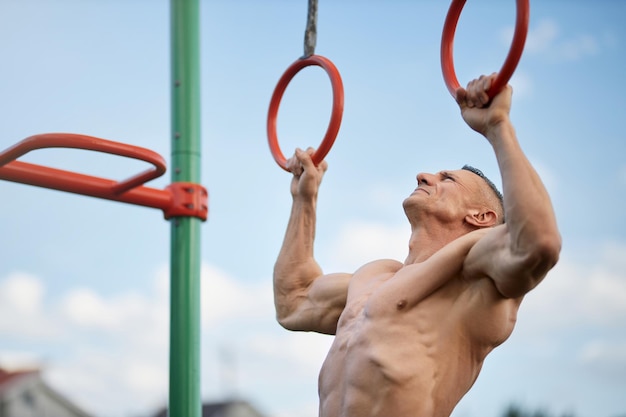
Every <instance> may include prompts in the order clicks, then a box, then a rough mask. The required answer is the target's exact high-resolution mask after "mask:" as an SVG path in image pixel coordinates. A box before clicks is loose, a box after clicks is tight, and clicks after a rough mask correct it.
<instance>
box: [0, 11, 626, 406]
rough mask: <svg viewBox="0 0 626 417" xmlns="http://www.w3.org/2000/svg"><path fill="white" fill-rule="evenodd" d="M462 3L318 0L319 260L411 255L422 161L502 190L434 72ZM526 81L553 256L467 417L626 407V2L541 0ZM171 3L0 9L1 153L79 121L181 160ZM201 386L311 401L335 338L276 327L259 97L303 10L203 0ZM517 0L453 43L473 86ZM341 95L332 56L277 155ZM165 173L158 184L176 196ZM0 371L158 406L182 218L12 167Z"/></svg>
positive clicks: (520, 119) (279, 213) (46, 157)
mask: <svg viewBox="0 0 626 417" xmlns="http://www.w3.org/2000/svg"><path fill="white" fill-rule="evenodd" d="M448 4H449V3H448V2H444V1H437V2H434V1H425V0H422V1H408V0H405V1H401V0H394V1H382V0H379V1H374V0H371V1H354V0H352V1H351V0H335V1H332V2H331V1H324V0H322V1H320V5H319V15H318V39H317V49H316V52H317V53H318V54H320V55H324V56H326V57H328V58H329V59H331V60H332V61H333V62H334V63H335V65H336V66H337V67H338V69H339V71H340V72H341V74H342V77H343V82H344V88H345V111H344V115H343V123H342V126H341V131H340V133H339V137H338V138H337V141H336V143H335V145H334V147H333V149H332V150H331V152H330V154H329V156H328V157H327V160H328V162H329V166H330V167H329V170H328V172H327V174H326V177H325V180H324V183H323V185H322V187H323V188H322V190H321V194H320V202H319V220H318V233H317V241H316V257H317V259H318V261H319V262H320V264H321V265H322V267H323V268H324V270H325V271H327V272H335V271H348V272H349V271H353V270H354V269H356V268H357V267H358V266H360V265H361V264H363V263H364V262H367V261H369V260H372V259H376V258H383V257H392V258H396V259H404V257H405V256H406V251H407V239H408V234H409V226H408V223H407V222H406V219H405V217H404V214H403V212H402V207H401V202H402V200H403V199H404V197H405V196H406V195H408V194H409V193H410V192H411V191H412V190H413V189H414V187H415V175H416V174H417V173H418V172H421V171H426V172H433V171H439V170H441V169H448V168H456V167H460V166H461V165H463V164H465V163H470V164H472V165H475V166H477V167H479V168H481V169H483V171H485V173H486V174H487V175H489V176H490V177H492V178H493V179H494V180H495V182H496V183H498V184H499V183H500V181H499V178H498V171H497V166H496V162H495V158H494V156H493V152H492V151H491V149H490V147H489V146H488V144H487V142H486V141H485V140H484V139H482V138H481V137H479V136H478V135H476V134H475V133H473V132H471V131H470V130H469V128H467V127H466V126H465V124H464V123H463V121H462V120H461V118H460V116H459V112H458V109H457V107H456V105H455V103H454V101H453V100H452V99H451V97H450V96H449V94H448V92H447V90H446V88H445V85H444V83H443V81H442V77H441V71H440V67H439V55H438V54H439V39H440V34H441V29H442V25H443V20H444V17H445V14H446V11H447V7H448ZM531 7H532V10H531V23H530V32H529V37H528V41H527V45H526V48H525V51H524V55H523V57H522V60H521V62H520V65H519V67H518V69H517V71H516V73H515V75H514V77H513V79H512V80H511V84H512V85H513V87H514V91H515V93H514V98H513V100H514V102H513V109H512V119H513V122H514V124H515V126H516V130H517V134H518V136H519V140H520V142H521V144H522V147H523V148H524V150H525V151H526V153H527V154H528V156H529V158H530V159H531V161H532V162H533V164H534V165H535V167H536V168H537V170H538V171H539V172H540V174H541V175H542V177H543V179H544V181H545V183H546V186H547V187H548V189H549V191H550V193H551V196H552V198H553V203H554V206H555V210H556V212H557V217H558V221H559V225H560V229H561V232H562V235H563V239H564V246H563V252H562V256H561V261H560V262H559V264H558V265H557V267H556V268H555V269H554V270H553V272H551V273H550V274H549V276H548V277H547V278H546V280H545V281H544V282H543V283H542V284H541V285H540V286H539V287H538V288H537V289H536V290H534V291H533V292H531V293H530V294H529V295H528V296H527V297H526V300H525V302H524V303H523V304H522V307H521V310H520V314H519V321H518V325H517V328H516V330H515V331H514V333H513V335H512V336H511V338H510V339H509V340H508V341H507V342H506V343H505V344H504V345H502V346H500V347H499V348H498V349H496V351H494V353H493V354H492V355H491V356H490V357H488V358H487V360H486V362H485V365H484V368H483V371H482V373H481V375H480V377H479V378H478V381H477V382H476V384H475V386H474V387H473V388H472V390H471V391H470V392H469V393H468V394H467V395H466V396H465V398H463V400H462V401H461V403H460V404H459V405H458V407H457V408H456V410H455V412H454V414H453V416H454V417H477V416H481V417H498V415H499V412H500V411H501V410H502V409H503V408H504V407H505V406H506V405H507V404H509V403H511V402H517V403H519V404H523V405H525V406H528V407H529V408H543V409H547V410H549V411H552V412H554V413H562V412H567V411H572V412H574V413H576V415H577V416H579V417H618V416H621V415H624V413H626V398H625V397H624V395H623V393H624V392H626V272H624V271H626V263H625V262H626V261H625V259H626V216H624V214H623V213H624V212H626V162H624V156H625V155H626V138H625V137H624V136H625V135H624V133H623V118H624V115H626V112H625V111H624V110H625V108H626V105H625V104H624V96H625V93H626V88H625V87H624V83H623V74H624V73H626V29H624V24H623V18H624V16H626V3H624V2H620V1H609V0H604V1H595V2H585V1H581V0H578V1H565V0H548V1H543V2H539V1H531ZM168 13H169V6H168V2H165V1H148V0H128V1H122V0H110V1H106V2H105V1H96V0H83V1H79V0H56V1H43V0H20V1H17V0H5V1H3V2H1V3H0V38H1V39H2V40H3V41H2V42H0V56H1V57H2V63H3V64H2V65H0V91H1V92H2V96H1V98H0V114H1V115H2V121H3V122H2V123H1V124H0V148H1V149H4V148H7V147H9V146H11V145H12V144H14V143H16V142H18V141H19V140H21V139H23V138H26V137H28V136H30V135H33V134H37V133H47V132H72V133H82V134H87V135H91V136H96V137H101V138H106V139H110V140H116V141H120V142H126V143H130V144H134V145H138V146H143V147H147V148H150V149H152V150H154V151H156V152H158V153H160V154H161V155H163V156H164V157H165V158H166V160H167V161H168V162H169V160H170V154H169V152H170V143H169V136H170V134H169V131H170V127H169V126H170V122H169V115H170V103H169V20H168ZM201 14H202V15H201V26H202V34H201V37H202V38H201V44H202V45H201V47H202V87H201V97H202V139H203V144H202V152H203V167H202V182H203V185H204V186H205V187H206V188H207V189H208V190H209V194H210V212H209V220H208V221H207V222H206V223H205V224H203V226H202V262H203V267H202V299H203V313H202V318H203V322H202V378H203V381H202V393H203V397H204V398H206V399H207V400H211V399H219V398H223V397H233V396H235V397H242V398H245V399H247V400H250V401H251V402H252V403H253V404H254V405H256V406H257V407H258V408H259V409H261V410H262V411H264V412H265V413H266V414H267V415H268V416H270V417H287V416H289V417H314V416H316V415H317V394H316V381H317V372H318V370H319V367H320V365H321V362H322V360H323V358H324V356H325V353H326V350H327V348H328V346H329V345H330V342H331V338H329V337H327V336H321V335H314V334H306V333H290V332H287V331H285V330H283V329H281V328H280V327H279V326H278V325H277V324H276V323H275V321H274V318H273V317H274V313H273V305H272V295H271V274H272V267H273V263H274V261H275V258H276V255H277V253H278V250H279V248H280V244H281V242H282V237H283V232H284V229H285V226H286V222H287V217H288V215H289V208H290V196H289V180H290V177H289V175H288V174H287V173H285V172H284V171H282V170H281V169H280V168H278V166H277V165H276V164H275V163H274V161H273V160H272V157H271V155H270V153H269V150H268V147H267V139H266V136H265V121H266V117H267V107H268V104H269V99H270V97H271V94H272V91H273V89H274V86H275V85H276V82H277V81H278V79H279V77H280V76H281V74H282V73H283V71H284V70H285V69H286V68H287V67H288V66H289V65H290V64H291V63H292V62H293V61H294V60H296V59H297V58H298V57H299V56H300V55H301V54H302V40H303V33H304V27H305V22H306V1H304V0H302V1H293V0H291V1H289V0H268V1H264V2H259V1H252V0H249V1H225V0H222V1H203V2H201ZM514 17H515V10H514V2H513V1H510V2H505V1H497V2H496V1H495V0H483V1H476V2H468V4H467V5H466V7H465V10H464V11H463V14H462V16H461V21H460V22H459V27H458V29H457V37H456V39H455V60H456V64H457V65H456V67H457V73H458V76H459V79H460V80H461V82H462V83H465V82H467V81H469V80H470V79H471V78H473V77H475V76H478V75H480V74H483V73H491V72H493V71H497V70H498V68H499V67H500V65H501V64H502V62H503V60H504V57H505V55H506V53H507V51H508V47H509V42H510V36H511V33H512V29H513V27H512V25H513V22H514ZM330 102H331V93H330V86H329V83H328V81H327V78H326V76H325V75H324V73H323V72H322V71H321V70H320V69H319V68H308V69H306V70H304V71H302V72H301V73H299V74H298V75H297V76H296V77H295V78H294V80H293V82H292V83H291V84H290V86H289V88H288V90H287V92H286V93H285V97H284V99H283V102H282V104H281V108H280V113H279V119H278V133H279V137H280V142H281V146H282V147H283V151H284V152H285V154H290V153H291V152H292V150H293V148H294V147H295V146H301V147H305V146H309V145H310V146H317V144H318V143H319V141H320V138H321V137H322V135H323V132H324V131H325V129H326V124H327V121H328V117H329V112H330ZM24 160H26V161H31V162H36V163H42V164H47V165H52V166H56V167H62V168H65V169H70V170H76V171H81V172H86V173H89V174H93V175H99V176H105V177H111V178H124V177H127V176H129V175H130V174H132V173H134V172H135V171H138V170H140V169H143V168H144V165H142V164H140V163H135V162H130V161H126V160H123V159H122V158H115V157H107V156H103V155H92V154H88V153H85V152H81V151H70V150H42V151H37V152H35V153H32V154H29V155H27V156H25V157H24ZM169 182H170V181H169V173H168V174H166V175H165V176H164V177H161V178H159V179H157V180H155V181H153V182H151V183H150V184H149V185H150V186H152V187H155V188H163V187H165V186H166V185H167V184H169ZM0 195H2V196H3V197H2V201H3V204H1V205H0V216H1V218H2V221H1V222H0V236H2V241H3V242H4V243H3V244H2V252H1V254H0V364H1V365H3V366H8V367H17V366H24V365H33V364H34V365H38V366H42V367H43V368H44V371H45V372H44V375H45V377H46V378H47V379H48V380H49V381H50V382H51V383H52V384H54V386H56V387H57V388H59V389H60V390H61V391H62V392H64V393H65V394H66V395H67V396H69V397H70V398H71V399H73V400H75V401H76V402H77V403H78V404H80V405H82V406H83V407H84V408H86V409H88V410H90V411H92V412H94V413H95V414H96V415H98V416H102V417H109V416H110V417H113V416H141V415H148V414H150V413H151V412H152V411H153V410H154V409H156V408H158V407H160V406H161V405H163V404H164V402H165V401H166V399H167V372H168V371H167V352H168V336H167V334H168V314H169V305H168V280H169V275H168V262H169V224H168V223H167V222H166V221H164V220H163V218H162V215H161V213H160V212H158V211H157V210H152V209H147V208H141V207H133V206H130V205H126V204H121V203H114V202H109V201H100V200H97V199H92V198H87V197H81V196H73V195H69V194H66V193H61V192H56V191H50V190H44V189H38V188H34V187H29V186H24V185H19V184H11V183H8V182H0Z"/></svg>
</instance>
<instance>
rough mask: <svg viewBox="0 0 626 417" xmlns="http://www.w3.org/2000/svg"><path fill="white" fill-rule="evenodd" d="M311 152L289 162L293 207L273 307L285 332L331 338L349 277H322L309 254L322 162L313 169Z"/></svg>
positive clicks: (279, 261)
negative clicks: (291, 331)
mask: <svg viewBox="0 0 626 417" xmlns="http://www.w3.org/2000/svg"><path fill="white" fill-rule="evenodd" d="M312 153H313V150H312V149H308V150H307V151H306V152H305V151H301V150H296V155H295V156H294V157H293V158H291V159H290V160H289V163H288V167H289V169H290V171H291V172H292V173H293V180H292V183H291V194H292V197H293V204H292V207H291V215H290V217H289V223H288V225H287V231H286V233H285V239H284V241H283V245H282V248H281V250H280V253H279V255H278V259H277V260H276V264H275V265H274V305H275V308H276V318H277V320H278V322H279V323H280V324H281V326H283V327H284V328H286V329H289V330H299V331H314V332H318V333H326V334H335V331H336V329H337V321H338V320H339V316H340V315H341V312H342V311H343V309H344V307H345V304H346V297H347V293H348V282H349V280H350V277H351V275H350V274H330V275H324V273H323V272H322V269H321V268H320V266H319V265H318V263H317V262H316V261H315V258H314V256H313V246H314V241H315V224H316V206H317V194H318V190H319V185H320V183H321V181H322V177H323V176H324V172H325V171H326V168H327V164H326V162H325V161H322V162H321V163H320V164H319V166H317V167H316V166H315V165H314V163H313V161H312V160H311V155H312Z"/></svg>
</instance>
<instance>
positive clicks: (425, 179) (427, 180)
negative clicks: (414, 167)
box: [417, 172, 435, 185]
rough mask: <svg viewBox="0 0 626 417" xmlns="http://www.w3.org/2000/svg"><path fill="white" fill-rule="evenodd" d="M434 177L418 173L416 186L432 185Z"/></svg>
mask: <svg viewBox="0 0 626 417" xmlns="http://www.w3.org/2000/svg"><path fill="white" fill-rule="evenodd" d="M434 179H435V176H434V175H433V174H427V173H425V172H420V173H419V174H417V185H421V184H424V185H432V184H434V183H435V181H434Z"/></svg>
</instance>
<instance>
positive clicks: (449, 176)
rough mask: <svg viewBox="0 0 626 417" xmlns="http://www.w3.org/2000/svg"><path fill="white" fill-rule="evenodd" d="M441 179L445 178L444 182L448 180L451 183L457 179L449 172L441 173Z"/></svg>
mask: <svg viewBox="0 0 626 417" xmlns="http://www.w3.org/2000/svg"><path fill="white" fill-rule="evenodd" d="M441 177H442V178H443V180H444V181H446V180H450V181H456V177H455V176H454V175H452V174H450V173H449V172H445V171H444V172H442V173H441Z"/></svg>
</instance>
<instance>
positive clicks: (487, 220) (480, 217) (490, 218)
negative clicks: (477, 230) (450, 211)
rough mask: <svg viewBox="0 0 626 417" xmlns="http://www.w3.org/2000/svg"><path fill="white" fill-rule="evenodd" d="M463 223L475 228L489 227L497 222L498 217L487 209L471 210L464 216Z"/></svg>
mask: <svg viewBox="0 0 626 417" xmlns="http://www.w3.org/2000/svg"><path fill="white" fill-rule="evenodd" d="M465 221H466V222H467V223H469V224H471V225H473V226H476V227H491V226H493V225H495V224H496V222H497V221H498V215H497V214H496V212H495V211H493V210H490V209H488V208H482V209H480V210H479V209H472V210H471V211H470V213H469V214H467V215H466V216H465Z"/></svg>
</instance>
